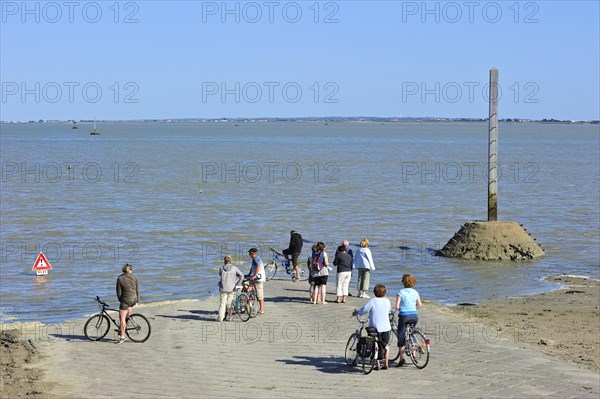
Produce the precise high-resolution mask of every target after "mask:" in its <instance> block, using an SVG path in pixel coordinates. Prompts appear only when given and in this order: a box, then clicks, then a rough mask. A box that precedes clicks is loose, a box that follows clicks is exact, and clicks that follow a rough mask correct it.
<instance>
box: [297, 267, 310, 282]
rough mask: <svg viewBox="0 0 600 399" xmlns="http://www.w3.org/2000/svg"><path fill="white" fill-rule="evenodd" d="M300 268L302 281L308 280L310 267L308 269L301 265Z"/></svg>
mask: <svg viewBox="0 0 600 399" xmlns="http://www.w3.org/2000/svg"><path fill="white" fill-rule="evenodd" d="M299 269H300V281H306V280H308V275H309V274H310V272H309V271H308V269H307V270H306V271H305V270H304V269H303V268H302V267H299Z"/></svg>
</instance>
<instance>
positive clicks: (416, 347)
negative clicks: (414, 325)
mask: <svg viewBox="0 0 600 399" xmlns="http://www.w3.org/2000/svg"><path fill="white" fill-rule="evenodd" d="M409 342H410V343H409ZM409 342H407V343H406V344H407V345H408V346H409V347H408V348H409V350H410V352H409V354H410V360H412V362H413V363H414V364H415V366H416V367H417V368H418V369H422V368H424V367H425V366H427V363H429V345H427V339H426V338H425V335H423V333H422V332H421V331H418V330H414V331H413V332H412V334H411V335H410V340H409Z"/></svg>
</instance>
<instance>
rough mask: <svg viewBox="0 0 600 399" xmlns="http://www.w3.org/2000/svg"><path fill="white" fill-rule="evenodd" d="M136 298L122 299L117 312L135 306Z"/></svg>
mask: <svg viewBox="0 0 600 399" xmlns="http://www.w3.org/2000/svg"><path fill="white" fill-rule="evenodd" d="M136 299H137V298H123V299H122V300H121V303H120V304H119V310H128V309H129V308H132V307H133V305H135V303H136V302H135V301H136Z"/></svg>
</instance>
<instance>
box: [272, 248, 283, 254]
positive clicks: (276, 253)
mask: <svg viewBox="0 0 600 399" xmlns="http://www.w3.org/2000/svg"><path fill="white" fill-rule="evenodd" d="M269 250H271V252H275V253H276V254H277V255H279V256H283V254H282V253H279V252H277V251H275V250H274V249H273V248H269Z"/></svg>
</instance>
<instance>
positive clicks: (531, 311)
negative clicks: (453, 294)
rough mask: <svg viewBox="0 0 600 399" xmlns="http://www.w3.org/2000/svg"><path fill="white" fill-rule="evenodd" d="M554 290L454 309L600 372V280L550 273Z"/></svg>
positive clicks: (538, 348) (557, 356) (526, 342)
mask: <svg viewBox="0 0 600 399" xmlns="http://www.w3.org/2000/svg"><path fill="white" fill-rule="evenodd" d="M547 280H548V281H551V282H555V283H560V284H564V285H565V286H564V287H563V288H561V289H558V290H556V291H550V292H545V293H542V294H538V295H531V296H524V297H518V298H503V299H494V300H489V301H485V302H482V303H480V304H478V305H475V306H457V307H454V308H452V310H453V311H454V312H456V313H458V314H460V315H463V316H466V317H469V318H472V319H474V320H478V321H481V322H484V323H489V324H492V325H497V326H498V328H500V329H502V330H503V331H508V332H509V333H510V334H512V335H514V336H515V338H516V339H518V340H519V341H520V342H523V343H525V344H526V345H528V346H530V347H532V348H535V349H537V350H539V351H542V352H544V353H547V354H550V355H553V356H556V358H557V359H556V360H557V361H563V360H566V361H568V362H571V363H575V364H577V365H578V366H581V367H585V368H588V369H590V370H593V371H600V281H598V280H590V279H588V278H584V277H577V276H560V277H551V278H548V279H547Z"/></svg>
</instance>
